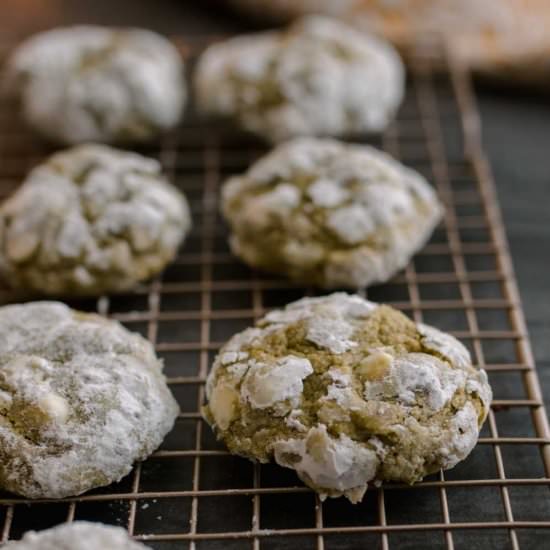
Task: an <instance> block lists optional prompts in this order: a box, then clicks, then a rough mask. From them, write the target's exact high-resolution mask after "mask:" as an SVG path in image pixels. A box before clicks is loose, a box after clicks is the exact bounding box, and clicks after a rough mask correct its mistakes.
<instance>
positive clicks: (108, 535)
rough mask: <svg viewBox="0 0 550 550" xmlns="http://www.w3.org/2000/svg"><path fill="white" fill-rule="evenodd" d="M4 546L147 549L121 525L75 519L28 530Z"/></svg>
mask: <svg viewBox="0 0 550 550" xmlns="http://www.w3.org/2000/svg"><path fill="white" fill-rule="evenodd" d="M2 548H4V550H98V549H100V548H101V549H105V550H145V549H146V548H149V547H148V546H145V545H143V544H140V543H139V542H135V541H133V540H132V539H131V538H130V536H129V535H128V532H127V531H126V530H124V529H122V528H121V527H114V526H113V525H103V524H101V523H91V522H88V521H75V522H73V523H64V524H61V525H58V526H57V527H54V528H52V529H48V530H46V531H40V532H36V531H28V532H27V533H25V535H24V537H23V538H22V539H21V540H20V541H17V542H8V544H6V546H3V547H2Z"/></svg>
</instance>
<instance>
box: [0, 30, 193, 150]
mask: <svg viewBox="0 0 550 550" xmlns="http://www.w3.org/2000/svg"><path fill="white" fill-rule="evenodd" d="M7 87H8V89H9V90H11V92H12V93H13V94H14V95H15V96H17V97H18V98H19V99H20V100H21V108H22V112H23V116H24V118H25V119H26V121H27V122H28V124H29V125H30V126H31V127H33V128H34V129H35V130H37V131H38V132H40V133H41V134H43V135H44V136H46V137H48V138H49V139H51V140H54V141H57V142H61V143H66V144H74V143H80V142H84V141H101V142H138V141H146V140H149V139H151V138H154V137H156V136H157V135H158V134H159V133H161V132H163V131H166V130H168V129H170V128H172V127H174V126H175V125H176V124H177V123H178V122H179V120H180V117H181V114H182V111H183V107H184V103H185V97H186V90H185V82H184V74H183V62H182V60H181V57H180V55H179V53H178V51H177V50H176V49H175V48H174V46H172V45H171V44H170V42H168V40H166V39H165V38H164V37H162V36H160V35H158V34H156V33H153V32H151V31H147V30H141V29H109V28H104V27H95V26H76V27H67V28H61V29H53V30H50V31H47V32H42V33H40V34H37V35H35V36H33V37H31V38H30V39H28V40H27V41H25V42H24V43H23V44H21V46H19V48H17V49H16V50H15V52H14V53H13V55H12V56H11V58H10V60H9V61H8V66H7Z"/></svg>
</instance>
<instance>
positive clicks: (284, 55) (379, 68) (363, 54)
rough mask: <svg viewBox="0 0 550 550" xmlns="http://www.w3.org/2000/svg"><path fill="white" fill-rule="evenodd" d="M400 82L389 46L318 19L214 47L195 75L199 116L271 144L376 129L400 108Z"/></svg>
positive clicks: (396, 59)
mask: <svg viewBox="0 0 550 550" xmlns="http://www.w3.org/2000/svg"><path fill="white" fill-rule="evenodd" d="M403 80H404V78H403V66H402V63H401V60H400V59H399V57H398V55H397V54H396V52H395V51H394V50H393V48H392V47H391V46H390V45H389V44H387V43H385V42H382V41H380V40H378V39H376V38H374V37H370V36H368V35H366V34H364V33H360V32H357V31H355V30H353V28H351V27H349V26H347V25H345V24H344V23H341V22H338V21H335V20H331V19H328V18H325V17H320V16H311V17H307V18H304V19H301V20H299V21H298V22H296V23H295V24H293V25H292V26H291V27H289V28H288V29H287V30H286V31H282V32H264V33H261V34H256V35H251V36H244V37H237V38H233V39H231V40H229V41H226V42H222V43H220V44H214V45H213V46H211V47H209V48H208V49H207V50H206V52H205V53H204V54H203V55H202V56H201V58H200V61H199V65H198V68H197V70H196V73H195V87H196V95H197V100H198V102H199V106H200V107H201V108H202V109H203V110H204V111H206V112H211V113H214V114H218V115H226V116H231V117H235V118H236V119H237V120H238V121H239V122H240V123H241V124H242V125H243V126H244V127H245V128H246V129H248V130H251V131H253V132H255V133H258V134H260V135H262V136H264V137H266V138H267V139H269V140H271V141H275V142H277V141H284V140H286V139H288V138H291V137H293V136H304V135H305V136H308V135H326V136H339V135H345V134H353V133H359V132H378V131H381V130H383V129H384V128H385V127H386V126H387V125H388V123H389V122H390V121H391V119H392V118H393V116H394V114H395V112H396V110H397V108H398V106H399V104H400V103H401V99H402V97H403V89H404V82H403Z"/></svg>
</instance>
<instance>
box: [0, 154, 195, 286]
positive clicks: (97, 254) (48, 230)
mask: <svg viewBox="0 0 550 550" xmlns="http://www.w3.org/2000/svg"><path fill="white" fill-rule="evenodd" d="M190 225H191V217H190V213H189V207H188V204H187V201H186V199H185V197H184V196H183V195H182V194H181V193H180V192H179V191H178V190H177V189H176V188H175V187H173V186H172V185H171V184H169V183H168V182H167V181H166V179H165V178H164V176H163V175H162V174H161V167H160V164H159V163H158V162H157V161H155V160H153V159H148V158H145V157H142V156H140V155H137V154H133V153H126V152H122V151H118V150H116V149H111V148H109V147H106V146H101V145H80V146H77V147H74V148H72V149H69V150H67V151H64V152H62V153H58V154H56V155H53V156H52V157H50V159H49V160H47V161H46V162H45V163H43V164H41V165H39V166H38V167H36V168H35V169H34V170H32V172H31V173H30V174H29V175H28V176H27V178H26V180H25V181H24V183H23V185H22V186H21V187H20V188H19V189H18V190H17V191H16V192H15V193H14V194H13V195H12V196H11V197H10V198H9V199H8V200H6V201H5V202H4V203H3V204H2V205H0V275H1V276H2V277H3V278H4V279H5V280H6V282H7V283H8V284H9V285H10V286H12V287H13V288H16V289H22V290H25V291H31V292H38V293H41V294H46V295H70V294H81V295H82V294H87V295H93V294H100V293H102V292H113V291H119V290H124V289H129V288H131V287H133V286H134V285H135V284H136V283H137V282H138V281H142V280H144V279H147V278H149V277H151V276H152V275H155V274H157V273H159V272H160V271H161V270H162V269H163V268H164V267H165V265H166V264H167V263H168V262H169V261H171V260H172V259H173V258H174V256H175V255H176V252H177V250H178V247H179V245H180V243H181V241H182V239H183V237H184V236H185V234H186V233H187V232H188V230H189V228H190Z"/></svg>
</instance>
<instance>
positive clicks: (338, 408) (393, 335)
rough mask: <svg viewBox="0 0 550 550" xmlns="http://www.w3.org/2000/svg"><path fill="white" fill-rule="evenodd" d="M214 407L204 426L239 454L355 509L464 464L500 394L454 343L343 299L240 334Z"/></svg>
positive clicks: (296, 306)
mask: <svg viewBox="0 0 550 550" xmlns="http://www.w3.org/2000/svg"><path fill="white" fill-rule="evenodd" d="M434 333H437V335H438V337H437V341H439V342H441V341H442V340H443V339H444V340H445V346H444V348H442V347H441V346H440V347H439V348H437V349H436V348H435V347H434V344H433V341H434V340H433V338H427V337H426V334H434ZM207 400H208V404H207V406H206V407H205V409H204V414H205V418H206V419H207V421H209V422H210V423H211V424H212V425H213V427H214V429H215V431H216V434H217V435H218V437H219V438H220V439H222V440H223V441H224V442H225V443H226V444H227V446H228V447H229V450H230V451H231V452H234V453H236V454H241V455H244V456H246V457H249V458H252V459H254V460H260V461H262V462H265V461H268V460H270V459H274V460H275V461H276V462H277V463H278V464H280V465H282V466H285V467H288V468H293V469H294V470H296V472H297V474H298V475H299V476H300V478H301V479H303V480H304V482H305V483H306V484H308V485H309V486H311V487H312V488H314V489H315V490H317V491H318V492H319V493H320V494H321V496H322V498H324V497H325V496H340V495H345V496H346V497H347V498H348V499H349V500H350V501H352V502H358V501H360V500H361V499H362V497H363V495H364V492H365V490H366V489H367V485H368V483H370V482H371V481H372V482H375V483H376V482H377V481H380V480H396V481H405V482H408V483H412V482H414V481H416V480H418V479H421V478H422V477H423V476H425V475H426V474H428V473H432V472H434V471H437V469H439V468H450V467H452V466H454V465H455V464H456V463H457V462H459V461H460V460H463V459H464V458H466V456H467V455H468V454H469V453H470V452H471V450H472V448H473V447H474V445H475V443H476V441H477V438H478V435H479V430H480V426H481V424H482V423H483V421H484V420H485V417H486V415H487V412H488V409H489V406H490V401H491V389H490V386H489V384H488V381H487V375H486V373H485V372H484V371H483V370H480V369H477V368H475V367H474V366H473V365H472V363H471V359H470V356H469V353H468V351H467V350H466V348H464V346H463V345H462V344H461V343H460V342H458V341H457V340H456V339H455V338H453V337H452V336H450V335H448V334H444V333H441V332H440V331H437V330H436V329H432V328H431V327H427V326H426V325H421V324H415V323H413V322H412V321H411V320H409V319H407V318H406V317H405V316H403V315H402V314H401V313H399V312H397V311H395V310H393V309H391V308H388V307H387V306H379V305H377V304H375V303H373V302H369V301H367V300H364V299H363V298H361V297H359V296H353V295H347V294H343V293H336V294H331V295H329V296H323V297H319V298H304V299H302V300H298V301H297V302H294V303H292V304H289V305H288V306H287V307H286V308H284V309H282V310H275V311H272V312H270V313H268V314H267V315H266V316H265V317H264V318H263V319H261V320H260V321H258V323H257V326H256V327H254V328H253V329H248V330H247V331H245V332H244V333H241V334H237V335H235V336H234V337H233V338H232V339H231V340H230V341H229V342H228V343H227V344H226V345H225V346H224V347H223V348H222V350H221V351H220V354H219V355H218V357H217V358H216V359H215V361H214V365H213V368H212V370H211V372H210V374H209V376H208V381H207Z"/></svg>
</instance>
